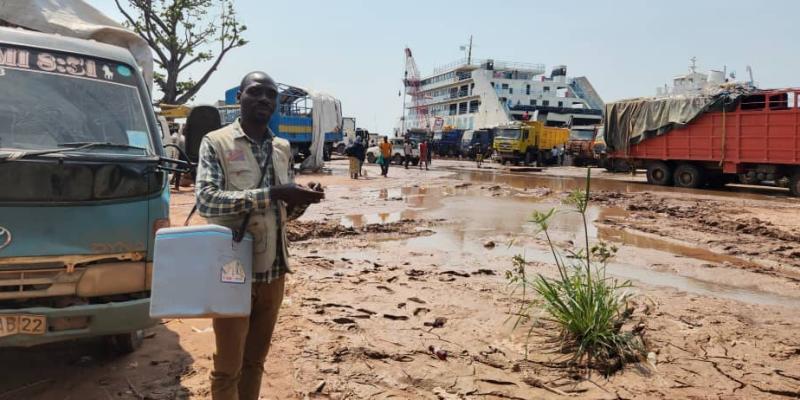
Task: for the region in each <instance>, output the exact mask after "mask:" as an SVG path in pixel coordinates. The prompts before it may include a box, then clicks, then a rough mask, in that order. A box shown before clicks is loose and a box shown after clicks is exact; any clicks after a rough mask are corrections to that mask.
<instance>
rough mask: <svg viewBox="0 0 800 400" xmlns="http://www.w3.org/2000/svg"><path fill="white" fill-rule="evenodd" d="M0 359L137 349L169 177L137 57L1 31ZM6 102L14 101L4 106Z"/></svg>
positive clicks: (146, 322) (165, 218) (90, 44)
mask: <svg viewBox="0 0 800 400" xmlns="http://www.w3.org/2000/svg"><path fill="white" fill-rule="evenodd" d="M0 59H2V62H0V72H1V73H0V76H2V79H0V93H5V94H8V95H7V96H0V187H2V188H4V189H3V190H0V347H19V346H22V347H26V346H32V345H37V344H43V343H49V342H56V341H62V340H68V339H77V338H85V337H107V338H108V339H109V341H110V343H111V344H112V345H113V348H114V349H116V350H117V351H119V352H123V353H124V352H131V351H133V350H135V349H136V348H137V347H138V346H139V345H141V343H142V339H143V333H142V332H143V329H144V328H147V327H149V326H152V325H154V324H155V323H156V321H154V320H152V319H151V318H150V315H149V303H150V277H151V276H152V275H151V271H152V265H153V264H152V262H153V241H154V237H155V232H156V230H158V229H159V228H162V227H166V226H169V187H168V173H167V171H168V169H165V168H169V166H170V165H174V164H173V163H171V162H168V161H167V159H166V158H165V157H164V150H163V148H162V144H161V133H160V129H159V125H158V122H157V120H156V116H155V113H154V110H153V107H152V105H151V98H150V93H149V90H148V87H147V85H146V83H145V81H144V78H143V76H142V74H141V73H140V70H139V67H138V65H137V63H136V61H135V60H134V58H133V56H132V54H131V53H130V52H129V51H128V50H126V49H124V48H121V47H117V46H111V45H107V44H103V43H99V42H96V41H94V40H83V39H75V38H68V37H65V36H60V35H53V34H45V33H40V32H32V31H25V30H22V29H11V28H2V27H0ZM11 94H13V95H11Z"/></svg>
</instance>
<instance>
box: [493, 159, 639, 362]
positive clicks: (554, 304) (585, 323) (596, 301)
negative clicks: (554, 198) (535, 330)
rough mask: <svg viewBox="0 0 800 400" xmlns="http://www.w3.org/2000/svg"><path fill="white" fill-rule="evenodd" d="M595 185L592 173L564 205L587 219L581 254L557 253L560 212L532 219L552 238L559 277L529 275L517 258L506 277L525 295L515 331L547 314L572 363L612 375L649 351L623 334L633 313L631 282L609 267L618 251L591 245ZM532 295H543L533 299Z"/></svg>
mask: <svg viewBox="0 0 800 400" xmlns="http://www.w3.org/2000/svg"><path fill="white" fill-rule="evenodd" d="M590 180H591V170H589V172H587V176H586V188H585V190H575V191H573V192H572V193H570V194H569V196H568V197H567V198H566V200H565V201H564V203H565V204H566V205H568V206H571V207H572V208H573V211H574V212H578V213H579V214H580V215H581V216H582V218H583V219H582V221H583V232H584V237H583V240H584V243H582V245H581V248H579V249H568V250H565V251H564V252H565V253H567V255H568V257H566V258H565V257H564V256H562V252H561V251H559V249H557V248H556V246H555V244H554V243H553V240H552V239H551V236H550V231H549V225H550V220H551V219H552V218H553V217H554V216H555V215H556V214H557V213H558V212H561V211H557V210H556V209H555V208H553V209H551V210H549V211H547V212H541V211H535V212H534V213H533V215H532V216H531V222H533V223H534V224H536V225H537V226H538V228H539V229H540V230H541V232H542V233H543V234H544V236H545V238H546V239H547V243H548V245H549V248H550V251H551V252H552V254H553V259H554V261H555V264H556V267H557V269H558V277H557V278H547V277H545V276H543V275H541V274H534V275H529V274H526V271H525V265H526V263H525V260H524V257H522V256H520V255H517V256H515V257H514V259H513V268H512V269H511V270H510V271H508V273H507V274H506V278H507V279H508V282H509V284H511V285H512V286H513V287H514V291H513V292H512V293H517V292H518V290H519V289H521V292H522V299H521V302H520V304H521V305H520V307H519V309H518V310H516V312H515V313H514V314H515V316H516V317H517V321H516V322H517V323H516V325H515V327H516V326H518V325H519V324H520V323H521V322H524V321H527V320H529V319H532V318H534V315H533V314H534V313H537V312H539V310H542V311H544V314H545V317H544V319H545V320H548V321H551V322H553V323H555V324H556V325H557V326H558V327H559V328H560V329H559V332H558V339H559V340H560V343H561V346H562V348H563V349H564V350H566V351H567V352H569V353H570V354H571V358H570V361H571V362H572V363H574V364H577V365H583V366H586V367H587V368H598V369H602V370H604V371H606V372H607V373H608V372H612V371H614V370H616V369H618V368H621V367H622V366H623V365H624V364H625V363H626V362H628V361H632V360H636V359H639V358H640V357H641V356H642V355H643V354H644V346H643V344H642V341H641V338H639V337H638V336H636V335H634V334H632V333H631V332H623V330H622V328H623V325H624V323H625V321H626V320H627V319H628V318H630V314H631V311H632V309H631V308H629V301H630V300H631V296H632V293H631V292H630V290H629V289H630V288H631V282H630V281H618V280H617V279H615V278H610V277H607V276H606V266H607V264H608V261H609V260H610V259H611V258H612V257H613V256H614V255H615V253H616V251H617V249H616V247H614V246H609V245H608V244H606V243H602V242H601V243H598V244H595V245H591V244H590V242H589V233H588V220H587V216H586V212H587V210H588V207H589V190H590ZM565 260H567V261H565ZM529 292H533V293H535V294H536V295H538V296H537V297H536V298H534V297H532V296H531V297H529V296H528V293H529Z"/></svg>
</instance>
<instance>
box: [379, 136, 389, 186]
mask: <svg viewBox="0 0 800 400" xmlns="http://www.w3.org/2000/svg"><path fill="white" fill-rule="evenodd" d="M378 147H379V148H380V149H381V157H383V162H382V163H381V175H383V177H384V178H388V177H389V163H390V162H391V161H392V144H391V143H389V138H387V137H384V138H383V142H381V144H380V146H378Z"/></svg>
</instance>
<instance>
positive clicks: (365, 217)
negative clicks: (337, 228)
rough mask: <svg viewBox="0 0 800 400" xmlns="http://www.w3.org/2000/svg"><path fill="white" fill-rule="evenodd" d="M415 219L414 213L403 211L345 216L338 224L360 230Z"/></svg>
mask: <svg viewBox="0 0 800 400" xmlns="http://www.w3.org/2000/svg"><path fill="white" fill-rule="evenodd" d="M416 217H417V213H416V211H413V210H404V211H399V212H392V213H375V214H354V215H345V216H343V217H342V219H341V222H340V223H341V224H342V226H344V227H346V228H361V227H364V226H366V225H373V224H391V223H393V222H400V221H402V220H404V219H414V218H416Z"/></svg>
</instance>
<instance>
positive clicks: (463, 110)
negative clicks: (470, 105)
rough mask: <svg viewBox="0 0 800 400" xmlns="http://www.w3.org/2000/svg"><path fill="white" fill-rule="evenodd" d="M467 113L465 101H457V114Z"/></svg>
mask: <svg viewBox="0 0 800 400" xmlns="http://www.w3.org/2000/svg"><path fill="white" fill-rule="evenodd" d="M466 113H467V102H464V103H458V114H459V115H460V114H466Z"/></svg>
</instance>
